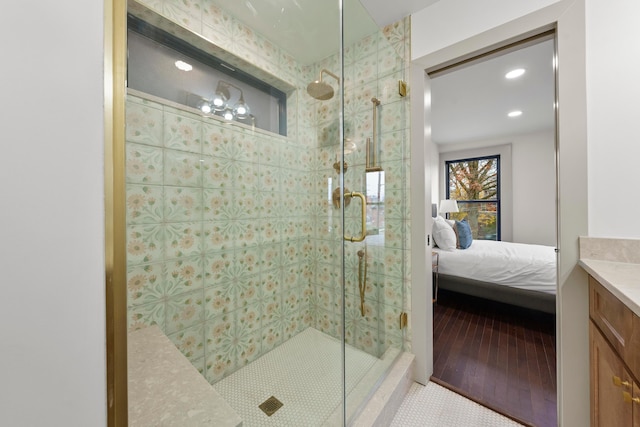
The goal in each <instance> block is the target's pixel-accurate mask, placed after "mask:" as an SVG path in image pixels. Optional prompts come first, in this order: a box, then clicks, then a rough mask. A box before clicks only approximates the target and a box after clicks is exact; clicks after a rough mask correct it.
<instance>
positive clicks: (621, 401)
mask: <svg viewBox="0 0 640 427" xmlns="http://www.w3.org/2000/svg"><path fill="white" fill-rule="evenodd" d="M589 317H590V321H589V341H590V365H591V426H592V427H598V426H599V427H617V426H625V427H632V426H633V427H640V387H639V386H638V384H639V382H638V381H637V378H638V377H639V375H638V374H639V373H640V369H638V368H639V364H640V360H639V359H638V358H639V356H638V351H639V350H640V345H639V344H640V339H639V337H640V318H638V316H636V315H635V314H634V313H633V312H632V311H631V310H630V309H629V308H628V307H627V306H626V305H625V304H623V303H622V302H621V301H620V300H619V299H618V298H617V297H616V296H615V295H613V294H612V293H611V292H609V291H608V290H607V289H605V288H604V286H602V285H601V284H600V283H598V281H597V280H595V279H594V278H593V277H589Z"/></svg>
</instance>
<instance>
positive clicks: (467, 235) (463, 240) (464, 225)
mask: <svg viewBox="0 0 640 427" xmlns="http://www.w3.org/2000/svg"><path fill="white" fill-rule="evenodd" d="M456 231H457V232H458V233H457V234H458V244H459V246H458V248H460V249H467V248H468V247H469V246H471V243H472V242H473V236H472V235H471V227H469V223H468V222H467V220H466V219H463V220H462V221H456Z"/></svg>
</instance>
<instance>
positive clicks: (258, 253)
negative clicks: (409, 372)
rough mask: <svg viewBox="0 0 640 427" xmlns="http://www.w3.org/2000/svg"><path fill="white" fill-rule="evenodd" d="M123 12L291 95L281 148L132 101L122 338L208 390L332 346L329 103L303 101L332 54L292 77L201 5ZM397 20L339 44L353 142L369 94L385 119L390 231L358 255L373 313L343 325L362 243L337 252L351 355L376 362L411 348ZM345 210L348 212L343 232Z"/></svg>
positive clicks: (336, 325)
mask: <svg viewBox="0 0 640 427" xmlns="http://www.w3.org/2000/svg"><path fill="white" fill-rule="evenodd" d="M129 11H130V13H134V14H136V15H137V16H138V17H139V18H141V19H144V20H146V21H149V22H151V23H153V24H154V25H158V22H161V23H164V24H162V25H167V23H170V25H171V27H172V28H173V30H172V32H173V33H174V34H178V35H180V34H182V33H195V34H199V35H201V36H202V37H203V38H204V39H206V41H207V43H213V44H214V45H215V47H216V49H219V50H220V53H221V55H222V58H223V59H224V60H225V61H226V62H228V63H233V62H234V61H236V62H237V63H239V64H242V65H243V69H245V70H249V71H251V73H252V74H255V75H260V76H261V78H263V79H264V80H265V81H267V82H269V83H270V84H272V85H274V86H275V87H278V88H279V89H280V90H283V92H284V93H286V96H287V109H286V115H287V136H286V137H285V136H282V135H278V134H276V133H271V132H267V131H263V130H260V129H255V128H253V127H251V126H249V125H244V124H241V123H240V124H239V123H229V122H226V121H225V120H223V119H221V118H219V117H212V116H209V115H203V114H202V113H201V112H200V111H199V110H197V109H195V108H189V107H185V106H184V105H180V104H177V103H174V102H171V101H167V100H165V99H162V98H159V97H156V96H152V95H149V94H147V93H143V92H140V91H136V90H132V89H130V90H129V92H128V95H127V105H126V108H127V111H126V114H127V115H126V120H127V123H126V127H127V130H126V138H127V148H126V156H127V158H126V167H127V170H126V178H127V196H126V197H127V264H128V275H127V280H128V284H127V289H128V324H129V329H130V330H133V329H137V328H140V327H144V326H146V325H150V324H158V325H159V326H160V328H161V329H162V330H163V331H164V332H165V334H167V336H168V337H169V338H170V339H171V340H172V341H173V342H174V344H175V345H176V346H177V347H178V349H180V350H181V351H182V353H183V354H184V355H185V356H186V357H188V358H189V360H190V361H191V362H192V363H193V365H194V366H195V367H196V368H197V369H198V370H199V371H200V372H201V373H202V374H203V375H204V376H205V377H206V378H207V380H208V381H209V382H211V383H214V382H217V381H218V380H220V379H222V378H224V377H226V376H227V375H229V374H231V373H232V372H234V371H236V370H237V369H239V368H241V367H243V366H244V365H246V364H248V363H249V362H251V361H253V360H255V359H257V358H258V357H259V356H261V355H262V354H264V353H266V352H268V351H269V350H271V349H273V348H274V347H275V346H277V345H279V344H281V343H283V342H284V341H285V340H287V339H289V338H291V337H292V336H294V335H296V334H297V333H299V332H300V331H302V330H304V329H305V328H307V327H314V328H316V329H318V330H320V331H323V332H325V333H328V334H330V335H332V336H334V337H337V338H339V337H340V336H341V333H342V325H341V323H342V322H341V315H340V314H341V305H342V298H341V291H340V286H341V285H340V282H341V280H340V279H341V277H340V275H341V272H340V269H339V268H338V266H339V265H340V262H341V259H340V258H341V255H342V253H341V245H342V233H343V230H342V229H341V228H340V223H339V219H340V211H339V210H335V209H334V208H333V206H332V204H331V200H330V199H329V198H328V194H330V191H329V190H333V189H335V188H336V187H337V185H338V182H339V180H338V179H337V178H338V177H337V175H336V172H335V170H334V169H333V167H332V165H333V163H334V162H335V159H336V156H337V155H338V151H339V128H338V126H339V123H338V114H339V111H340V105H339V99H340V97H339V95H337V96H334V98H333V99H331V100H329V101H316V100H314V99H312V98H311V97H309V96H308V95H307V93H306V86H307V84H308V83H309V82H310V81H312V80H314V79H315V78H317V75H318V73H319V72H320V70H321V69H322V68H327V69H330V70H332V71H339V69H340V64H339V59H338V56H337V55H336V56H332V57H330V58H327V59H325V60H323V61H321V62H320V63H317V64H312V65H301V64H299V63H298V62H297V61H296V60H295V58H293V57H292V56H291V55H289V54H288V53H287V52H285V51H283V50H281V49H280V48H279V47H277V46H275V45H274V44H272V43H271V42H269V41H268V40H267V39H265V38H264V37H262V36H261V35H260V34H257V33H255V32H254V31H253V30H252V29H251V28H248V27H246V26H245V25H243V24H242V23H241V22H239V21H238V20H236V19H234V18H233V17H231V16H230V15H228V14H226V13H225V12H224V11H223V10H221V9H220V8H218V7H217V6H215V5H214V4H213V3H212V2H209V1H203V2H186V3H184V2H181V1H174V0H164V1H158V0H149V1H145V2H142V3H138V2H135V1H130V2H129ZM408 23H409V21H408V19H406V20H403V21H400V22H398V23H396V24H394V25H391V26H389V27H387V28H385V34H384V37H379V36H372V37H370V38H367V39H366V40H362V41H360V42H359V44H358V45H357V46H356V45H354V46H351V47H349V48H348V52H347V57H348V59H347V62H346V64H345V77H344V78H345V86H346V88H345V115H346V114H348V115H349V116H350V117H351V119H350V120H349V122H348V123H346V126H347V128H348V129H350V130H351V132H352V134H351V136H352V137H353V139H354V140H358V139H359V138H360V135H364V134H366V133H367V132H369V131H370V129H367V125H366V123H371V121H370V117H369V116H368V114H370V113H368V112H367V111H368V110H369V109H370V105H371V104H370V102H369V101H368V98H370V97H371V96H373V95H375V94H377V96H379V97H381V98H382V100H383V105H382V107H383V109H384V110H383V111H384V114H385V115H384V116H381V127H382V132H381V133H380V138H381V147H382V150H383V154H384V155H383V156H382V161H383V166H384V167H385V171H387V199H386V206H385V208H386V212H387V215H386V223H387V224H388V225H387V229H386V230H385V236H384V237H385V239H384V243H383V244H380V245H371V246H370V247H369V248H368V250H369V251H370V253H371V255H372V261H371V264H370V265H369V268H370V270H369V271H370V277H371V278H370V280H369V282H370V285H369V286H370V289H369V290H368V292H369V293H368V295H369V296H371V299H370V300H369V301H368V304H370V305H371V307H374V308H375V310H374V311H375V313H376V314H375V316H370V317H369V318H356V317H354V316H355V315H354V314H353V310H352V308H353V309H356V308H357V307H358V304H357V303H356V300H355V297H356V294H357V292H355V291H354V290H355V289H357V285H356V284H355V282H354V280H355V279H354V277H355V276H354V274H355V273H356V272H357V259H358V257H357V255H356V252H357V250H358V249H359V248H360V247H361V245H353V246H347V249H346V254H345V278H346V284H345V286H346V287H347V288H346V294H347V298H346V301H345V302H346V304H347V324H346V331H345V333H346V338H347V343H349V344H352V345H354V346H356V347H358V348H361V349H364V350H366V351H368V352H370V353H371V354H375V355H381V353H382V352H383V351H384V350H385V349H386V348H387V347H389V346H393V347H395V348H398V349H400V348H403V346H404V347H407V348H410V345H409V344H410V334H407V330H401V329H400V328H399V326H398V316H399V314H400V312H402V311H403V310H404V311H407V309H406V308H404V307H407V306H408V300H407V298H408V295H409V292H406V291H405V290H404V288H405V287H406V286H407V284H408V283H409V274H410V268H409V265H408V260H409V259H410V256H409V251H408V248H409V238H410V233H409V230H408V227H409V224H408V220H409V218H408V212H409V204H408V191H407V189H408V182H407V177H408V175H409V174H408V164H409V161H408V152H409V149H408V133H407V129H408V118H407V115H406V112H405V110H404V109H405V108H406V105H407V102H408V99H407V98H399V97H397V96H396V95H394V90H395V88H396V85H397V80H398V79H402V78H404V72H405V69H406V66H407V63H408V57H409V51H408V44H407V43H408V34H409V28H408ZM162 25H161V26H162ZM392 50H393V52H392ZM398 52H400V53H401V58H404V60H402V59H401V60H400V61H398V60H397V56H398ZM392 53H393V55H392ZM349 55H350V56H349ZM391 58H393V59H391ZM383 67H387V68H386V69H383ZM374 69H375V71H371V70H374ZM370 73H373V74H370ZM275 76H277V77H275ZM334 87H335V86H334ZM346 136H347V137H349V136H350V135H346ZM363 148H364V147H363V146H361V145H359V146H358V149H357V150H356V151H354V152H353V153H351V154H348V155H347V157H346V159H347V162H349V170H348V172H347V173H346V175H345V184H346V185H347V186H350V187H353V189H354V190H355V189H356V187H358V186H362V184H363V183H362V177H360V178H358V177H359V176H361V175H362V171H363V169H362V167H363V165H364V152H363V151H362V150H363ZM352 166H353V168H352ZM360 166H362V167H360ZM330 180H331V184H329V181H330ZM329 185H331V187H328V186H329ZM355 212H356V209H351V210H347V212H346V215H347V231H348V230H349V228H350V227H351V228H352V227H355V225H354V224H355V223H354V221H355ZM373 260H375V261H373ZM354 286H355V287H354ZM350 316H351V317H350Z"/></svg>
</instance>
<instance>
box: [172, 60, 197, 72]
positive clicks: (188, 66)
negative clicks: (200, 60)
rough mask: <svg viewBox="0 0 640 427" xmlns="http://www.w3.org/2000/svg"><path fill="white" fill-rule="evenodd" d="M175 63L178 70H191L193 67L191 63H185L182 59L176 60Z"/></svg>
mask: <svg viewBox="0 0 640 427" xmlns="http://www.w3.org/2000/svg"><path fill="white" fill-rule="evenodd" d="M175 64H176V68H177V69H178V70H181V71H191V70H193V67H192V66H191V64H187V63H186V62H184V61H176V62H175Z"/></svg>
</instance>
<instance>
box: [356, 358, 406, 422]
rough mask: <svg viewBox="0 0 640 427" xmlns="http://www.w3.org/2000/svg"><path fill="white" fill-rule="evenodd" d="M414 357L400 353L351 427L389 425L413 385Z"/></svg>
mask: <svg viewBox="0 0 640 427" xmlns="http://www.w3.org/2000/svg"><path fill="white" fill-rule="evenodd" d="M414 360H415V355H413V354H411V353H402V354H401V355H400V356H399V357H398V360H397V361H396V362H395V363H394V365H393V367H392V368H391V371H389V374H388V375H387V377H386V378H385V379H384V381H383V382H382V384H380V387H378V389H377V390H376V392H375V393H374V394H373V396H371V399H369V401H368V402H367V404H366V406H365V407H364V408H363V409H362V411H361V412H360V414H359V415H358V416H357V418H356V419H355V420H354V421H353V423H351V424H350V425H351V426H352V427H382V426H388V425H390V424H391V421H392V420H393V417H394V416H395V414H396V412H397V411H398V408H400V405H401V404H402V400H403V399H404V397H405V395H406V394H407V392H408V391H409V388H411V385H412V384H413V369H414V365H415V363H414Z"/></svg>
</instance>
